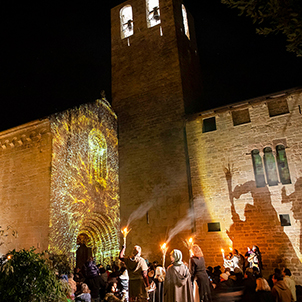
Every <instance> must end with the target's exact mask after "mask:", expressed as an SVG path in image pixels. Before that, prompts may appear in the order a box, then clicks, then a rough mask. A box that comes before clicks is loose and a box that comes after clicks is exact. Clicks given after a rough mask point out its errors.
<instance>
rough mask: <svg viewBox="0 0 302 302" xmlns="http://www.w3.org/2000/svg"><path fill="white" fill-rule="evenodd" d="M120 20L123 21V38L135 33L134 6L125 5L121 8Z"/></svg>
mask: <svg viewBox="0 0 302 302" xmlns="http://www.w3.org/2000/svg"><path fill="white" fill-rule="evenodd" d="M120 22H121V38H122V39H124V38H127V37H129V36H132V35H133V13H132V6H131V5H125V6H124V7H123V8H122V9H121V10H120Z"/></svg>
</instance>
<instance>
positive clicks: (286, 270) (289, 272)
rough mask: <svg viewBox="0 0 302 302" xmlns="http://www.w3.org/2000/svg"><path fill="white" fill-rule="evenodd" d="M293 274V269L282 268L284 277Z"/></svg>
mask: <svg viewBox="0 0 302 302" xmlns="http://www.w3.org/2000/svg"><path fill="white" fill-rule="evenodd" d="M291 275H292V273H291V271H290V270H289V269H288V268H284V269H283V270H282V276H283V277H285V276H289V277H290V276H291Z"/></svg>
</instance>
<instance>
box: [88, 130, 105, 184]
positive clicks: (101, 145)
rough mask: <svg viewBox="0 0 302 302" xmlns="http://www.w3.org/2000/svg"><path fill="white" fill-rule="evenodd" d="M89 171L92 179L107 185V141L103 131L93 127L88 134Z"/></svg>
mask: <svg viewBox="0 0 302 302" xmlns="http://www.w3.org/2000/svg"><path fill="white" fill-rule="evenodd" d="M88 144H89V153H88V161H89V172H90V176H91V177H92V180H94V181H97V182H99V183H101V184H102V185H103V186H104V187H106V179H107V143H106V139H105V137H104V135H103V134H102V132H100V131H99V130H96V129H92V130H91V131H90V133H89V136H88Z"/></svg>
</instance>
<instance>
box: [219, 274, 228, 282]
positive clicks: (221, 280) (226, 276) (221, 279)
mask: <svg viewBox="0 0 302 302" xmlns="http://www.w3.org/2000/svg"><path fill="white" fill-rule="evenodd" d="M228 279H229V275H228V274H227V273H222V274H220V282H223V281H227V280H228Z"/></svg>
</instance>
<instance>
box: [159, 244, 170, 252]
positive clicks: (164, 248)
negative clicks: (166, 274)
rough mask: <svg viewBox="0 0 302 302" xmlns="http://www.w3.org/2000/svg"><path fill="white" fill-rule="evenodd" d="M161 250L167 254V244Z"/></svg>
mask: <svg viewBox="0 0 302 302" xmlns="http://www.w3.org/2000/svg"><path fill="white" fill-rule="evenodd" d="M160 248H161V250H162V252H163V253H164V254H165V253H166V252H167V250H168V247H167V244H166V243H164V244H163V245H162V246H161V247H160Z"/></svg>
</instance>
